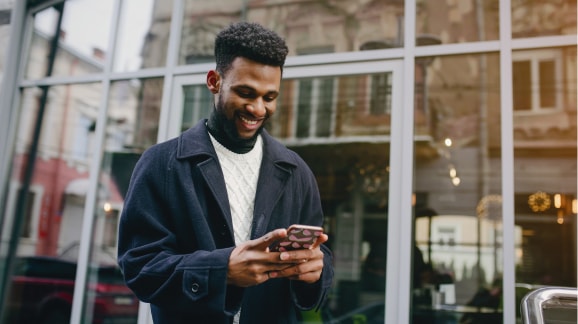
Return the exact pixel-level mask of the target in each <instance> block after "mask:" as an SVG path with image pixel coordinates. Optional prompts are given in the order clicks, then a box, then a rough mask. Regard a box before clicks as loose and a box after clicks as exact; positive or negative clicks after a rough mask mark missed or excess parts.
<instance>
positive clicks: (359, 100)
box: [268, 72, 392, 143]
mask: <svg viewBox="0 0 578 324" xmlns="http://www.w3.org/2000/svg"><path fill="white" fill-rule="evenodd" d="M391 91H392V73H391V72H386V73H379V74H371V75H364V76H359V75H354V76H340V77H319V78H311V79H294V80H289V79H287V80H283V81H282V84H281V96H280V98H279V105H280V108H279V109H278V111H277V112H276V113H275V115H273V117H272V119H271V121H270V124H269V125H268V129H269V131H270V132H271V134H273V135H274V136H276V137H278V138H280V139H283V140H286V141H293V142H307V143H315V142H318V143H321V142H326V141H327V139H329V138H340V139H342V140H344V141H361V139H360V138H361V137H363V136H369V135H371V136H374V137H375V138H376V139H377V138H379V137H380V136H382V138H383V139H387V140H388V135H389V133H390V120H391V100H392V93H391Z"/></svg>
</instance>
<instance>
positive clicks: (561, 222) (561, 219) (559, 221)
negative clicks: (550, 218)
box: [556, 217, 564, 225]
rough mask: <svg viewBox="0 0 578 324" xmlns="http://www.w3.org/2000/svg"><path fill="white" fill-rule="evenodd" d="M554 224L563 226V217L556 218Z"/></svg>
mask: <svg viewBox="0 0 578 324" xmlns="http://www.w3.org/2000/svg"><path fill="white" fill-rule="evenodd" d="M556 222H557V223H558V224H560V225H562V224H564V217H558V219H557V220H556Z"/></svg>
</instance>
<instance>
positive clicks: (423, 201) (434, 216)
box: [412, 54, 503, 323]
mask: <svg viewBox="0 0 578 324" xmlns="http://www.w3.org/2000/svg"><path fill="white" fill-rule="evenodd" d="M499 66H500V64H499V55H498V54H480V55H459V56H443V57H432V58H429V59H427V61H424V59H418V60H417V61H416V79H415V82H416V84H415V91H416V93H415V96H416V99H415V112H414V114H415V128H414V129H415V133H416V138H418V139H421V140H417V141H416V142H415V172H414V173H415V178H414V181H415V183H414V200H413V202H414V215H415V220H414V221H415V222H414V238H415V245H414V255H413V271H414V273H413V284H412V289H413V295H412V296H413V300H412V319H413V323H441V322H443V323H458V322H459V323H502V312H501V306H500V305H501V297H502V293H501V290H502V282H501V280H502V279H501V278H502V277H501V276H502V271H503V264H502V248H501V241H502V209H501V206H502V196H501V181H502V179H501V163H502V162H501V158H500V146H501V145H500V140H501V136H500V108H499V107H500V93H499V88H500V86H499V83H500V82H499V75H500V74H499V73H500V71H499ZM418 135H419V136H418ZM424 135H429V136H424Z"/></svg>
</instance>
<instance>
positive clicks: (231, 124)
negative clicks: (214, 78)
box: [207, 98, 265, 154]
mask: <svg viewBox="0 0 578 324" xmlns="http://www.w3.org/2000/svg"><path fill="white" fill-rule="evenodd" d="M219 99H220V100H219V104H218V105H215V109H213V111H212V112H211V116H209V120H208V122H207V127H208V129H209V133H211V135H212V136H213V137H214V138H215V139H216V140H217V141H218V142H219V143H220V144H221V145H223V146H224V147H226V148H227V149H229V150H231V151H233V152H235V153H237V154H243V153H247V152H249V151H251V149H253V147H254V146H255V142H256V141H257V137H258V136H259V134H260V133H261V131H262V130H263V127H264V125H265V124H263V125H261V127H259V129H258V130H257V132H255V135H253V136H252V137H251V138H241V137H240V136H239V133H238V131H237V126H236V125H235V118H237V117H236V114H237V113H235V116H234V117H233V118H231V119H228V118H227V116H226V115H225V113H224V111H225V107H224V106H223V102H224V101H223V100H222V99H221V98H219Z"/></svg>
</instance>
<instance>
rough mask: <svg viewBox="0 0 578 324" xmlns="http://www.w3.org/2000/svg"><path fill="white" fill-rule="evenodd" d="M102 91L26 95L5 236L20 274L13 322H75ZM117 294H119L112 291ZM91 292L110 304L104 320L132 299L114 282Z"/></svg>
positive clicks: (10, 306) (11, 298) (109, 266)
mask: <svg viewBox="0 0 578 324" xmlns="http://www.w3.org/2000/svg"><path fill="white" fill-rule="evenodd" d="M101 91H102V86H101V84H83V85H62V86H54V87H51V88H43V89H37V88H29V89H26V90H24V91H23V92H22V97H21V107H20V121H19V127H18V134H17V139H16V146H15V152H14V159H13V165H12V179H11V180H10V187H9V194H8V195H9V196H8V199H9V200H8V204H7V210H6V211H5V213H4V215H6V219H5V220H4V225H5V226H4V232H3V233H2V238H3V242H2V251H8V252H7V254H8V256H9V257H11V256H14V257H15V259H11V258H9V259H7V260H5V261H6V262H9V263H10V264H11V265H12V266H13V268H12V269H13V271H14V272H13V273H10V274H8V282H7V283H6V284H8V285H9V289H1V291H4V292H5V294H6V295H4V297H7V298H4V301H5V302H6V303H5V304H4V305H3V306H4V310H6V311H7V313H8V315H7V316H8V318H9V320H8V322H9V323H15V322H18V323H20V321H22V323H39V322H40V319H45V320H50V321H52V322H58V323H61V322H63V321H68V319H69V317H70V310H71V308H70V307H71V302H72V294H73V290H74V280H75V275H76V264H77V260H78V247H79V242H80V239H81V238H80V234H81V233H80V231H79V229H80V228H82V223H83V215H84V204H85V199H86V196H87V193H88V190H89V173H88V169H89V164H90V160H91V159H92V157H93V152H94V129H95V128H94V126H95V122H96V118H97V115H98V108H99V102H100V101H99V95H100V93H101ZM13 233H18V234H15V235H19V236H18V237H13V236H12V235H14V234H13ZM12 243H15V244H16V245H12ZM12 253H13V255H12ZM3 256H5V255H3ZM100 261H102V262H100V263H98V264H95V267H98V268H99V269H100V270H99V271H104V272H110V271H113V270H114V269H115V268H116V266H115V263H116V262H115V259H114V258H111V257H109V258H107V259H101V260H100ZM3 265H7V264H6V263H5V262H4V261H3ZM118 275H119V274H118V273H116V274H115V273H111V274H110V276H111V278H112V277H115V276H116V278H117V279H118V278H120V277H119V276H118ZM111 290H115V291H116V293H115V294H113V295H110V294H106V293H105V292H107V291H111ZM88 293H89V294H93V295H94V298H95V299H96V300H98V301H99V303H101V304H103V305H104V306H105V307H104V308H100V309H99V310H98V312H99V316H101V317H107V316H109V315H110V314H108V313H107V312H108V308H109V307H110V306H111V305H112V304H111V302H112V299H113V298H115V297H119V296H130V292H129V291H128V289H127V288H126V287H125V286H124V285H121V284H119V283H118V282H112V281H106V282H102V281H99V282H98V283H97V284H96V285H93V286H90V287H89V289H88ZM3 314H4V313H3Z"/></svg>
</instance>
